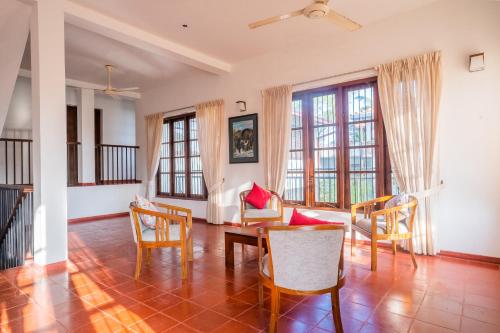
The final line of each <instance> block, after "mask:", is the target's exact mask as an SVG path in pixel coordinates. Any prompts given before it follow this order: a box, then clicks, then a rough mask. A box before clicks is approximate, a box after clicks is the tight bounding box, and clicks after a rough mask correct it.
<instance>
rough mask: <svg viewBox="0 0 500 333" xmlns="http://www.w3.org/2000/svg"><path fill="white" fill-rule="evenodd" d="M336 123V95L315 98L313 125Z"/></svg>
mask: <svg viewBox="0 0 500 333" xmlns="http://www.w3.org/2000/svg"><path fill="white" fill-rule="evenodd" d="M334 123H335V94H328V95H322V96H316V97H313V125H314V126H316V125H327V124H334Z"/></svg>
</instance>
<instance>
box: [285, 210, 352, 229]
mask: <svg viewBox="0 0 500 333" xmlns="http://www.w3.org/2000/svg"><path fill="white" fill-rule="evenodd" d="M319 224H337V225H344V223H343V222H330V221H323V220H318V219H315V218H313V217H309V216H306V215H303V214H300V213H299V212H298V211H297V209H296V208H294V209H293V213H292V217H291V218H290V222H289V223H288V225H319Z"/></svg>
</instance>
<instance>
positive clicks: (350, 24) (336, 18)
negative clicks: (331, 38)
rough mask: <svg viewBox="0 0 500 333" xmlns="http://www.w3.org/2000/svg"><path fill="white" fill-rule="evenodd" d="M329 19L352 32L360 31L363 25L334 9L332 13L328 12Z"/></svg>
mask: <svg viewBox="0 0 500 333" xmlns="http://www.w3.org/2000/svg"><path fill="white" fill-rule="evenodd" d="M327 18H328V19H330V20H331V21H332V22H333V23H335V24H337V25H339V26H341V27H342V28H345V29H347V30H350V31H354V30H358V29H360V28H361V27H362V26H361V24H359V23H356V22H354V21H353V20H351V19H350V18H347V17H345V16H344V15H342V14H339V13H337V12H336V11H334V10H332V9H330V11H329V12H328V15H327Z"/></svg>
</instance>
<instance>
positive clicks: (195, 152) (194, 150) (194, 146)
mask: <svg viewBox="0 0 500 333" xmlns="http://www.w3.org/2000/svg"><path fill="white" fill-rule="evenodd" d="M189 146H190V147H189V153H190V156H199V155H200V146H199V145H198V141H191V142H189Z"/></svg>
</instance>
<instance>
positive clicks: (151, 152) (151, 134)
mask: <svg viewBox="0 0 500 333" xmlns="http://www.w3.org/2000/svg"><path fill="white" fill-rule="evenodd" d="M162 133H163V114H161V113H157V114H153V115H149V116H146V154H147V163H148V164H147V166H146V167H147V177H148V182H147V184H146V196H147V197H148V198H150V199H151V198H152V197H153V189H154V186H155V176H156V171H157V170H158V164H159V163H160V146H161V138H162Z"/></svg>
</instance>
